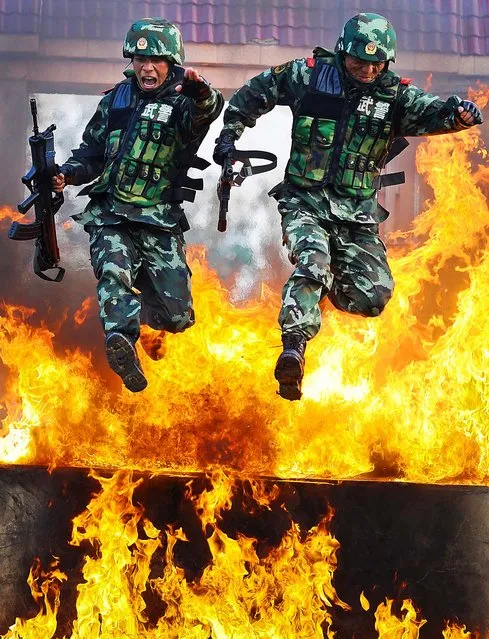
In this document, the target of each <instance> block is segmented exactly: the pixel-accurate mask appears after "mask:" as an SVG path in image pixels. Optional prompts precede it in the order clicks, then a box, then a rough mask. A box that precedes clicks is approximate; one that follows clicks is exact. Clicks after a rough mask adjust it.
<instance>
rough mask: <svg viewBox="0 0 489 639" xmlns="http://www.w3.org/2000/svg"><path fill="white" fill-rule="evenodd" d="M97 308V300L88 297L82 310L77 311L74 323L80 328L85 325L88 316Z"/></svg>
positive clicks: (82, 305)
mask: <svg viewBox="0 0 489 639" xmlns="http://www.w3.org/2000/svg"><path fill="white" fill-rule="evenodd" d="M94 308H95V299H94V298H93V297H86V298H85V299H84V300H83V302H82V304H81V308H79V309H78V310H77V311H75V313H74V315H73V321H74V322H75V324H77V325H78V326H80V325H81V324H84V323H85V322H86V320H87V317H88V314H89V313H90V311H92V310H93V309H94Z"/></svg>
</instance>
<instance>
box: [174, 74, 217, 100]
mask: <svg viewBox="0 0 489 639" xmlns="http://www.w3.org/2000/svg"><path fill="white" fill-rule="evenodd" d="M180 93H181V94H182V95H185V96H186V97H187V98H190V99H191V100H197V101H200V100H206V99H207V98H208V97H209V96H210V94H211V85H210V84H209V83H208V82H207V81H206V80H204V78H202V80H197V81H196V80H189V79H188V78H183V82H182V90H181V91H180Z"/></svg>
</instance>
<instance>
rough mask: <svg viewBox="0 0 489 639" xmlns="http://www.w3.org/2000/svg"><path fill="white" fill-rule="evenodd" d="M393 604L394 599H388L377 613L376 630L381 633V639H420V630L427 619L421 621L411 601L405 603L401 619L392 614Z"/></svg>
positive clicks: (407, 600)
mask: <svg viewBox="0 0 489 639" xmlns="http://www.w3.org/2000/svg"><path fill="white" fill-rule="evenodd" d="M393 603H394V602H393V600H392V599H387V600H386V602H385V604H384V603H381V604H380V605H379V607H378V608H377V610H376V612H375V629H376V630H377V632H378V633H379V639H418V637H419V630H420V628H421V627H422V626H424V624H425V623H426V619H419V617H418V613H417V612H416V610H415V608H414V606H413V602H412V601H411V600H410V599H406V600H404V601H403V603H402V607H401V617H397V616H396V615H394V614H393V613H392V604H393Z"/></svg>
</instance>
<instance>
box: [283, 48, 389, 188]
mask: <svg viewBox="0 0 489 639" xmlns="http://www.w3.org/2000/svg"><path fill="white" fill-rule="evenodd" d="M312 65H314V68H313V71H312V73H311V79H310V84H309V87H308V90H307V93H306V94H305V96H304V97H303V98H302V99H301V100H300V102H299V104H298V106H297V108H296V109H295V112H294V121H293V128H292V149H291V154H290V158H289V161H288V164H287V167H286V171H285V174H286V178H287V180H288V181H289V182H291V183H292V184H295V185H297V186H300V187H303V188H309V189H317V188H322V187H324V186H326V185H332V186H334V188H335V190H336V191H338V192H339V193H340V194H342V195H345V196H348V197H357V198H369V197H372V196H373V195H374V193H375V191H376V189H377V188H378V177H379V173H380V171H381V169H382V168H383V166H384V164H385V160H386V158H387V154H388V150H389V147H390V146H391V144H392V139H393V130H392V115H393V110H394V105H395V102H396V99H397V97H398V94H399V87H400V84H399V82H400V78H399V76H397V75H396V74H394V73H392V72H390V71H387V72H385V73H383V74H382V77H381V78H380V80H379V82H377V83H376V84H375V86H374V87H372V89H371V90H369V91H366V92H365V93H363V92H362V91H361V90H358V91H356V92H355V95H354V97H353V98H348V99H347V98H346V96H345V93H344V88H343V83H342V80H341V76H340V72H339V69H338V66H337V64H336V59H335V57H334V56H333V54H331V57H329V56H328V57H325V58H323V57H317V58H315V59H313V60H311V59H309V60H308V66H312Z"/></svg>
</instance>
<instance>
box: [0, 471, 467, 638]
mask: <svg viewBox="0 0 489 639" xmlns="http://www.w3.org/2000/svg"><path fill="white" fill-rule="evenodd" d="M92 476H93V477H95V479H97V481H99V482H100V484H101V486H102V490H101V491H100V492H99V493H98V494H96V495H94V496H93V498H92V501H91V502H90V503H89V504H88V506H87V508H86V510H85V511H84V512H83V513H81V514H80V515H79V516H77V517H75V519H74V520H73V533H72V539H71V544H72V545H75V546H80V545H81V544H85V545H86V544H89V545H90V546H91V547H92V548H93V551H92V552H90V554H89V555H87V556H85V560H84V566H83V581H82V582H81V583H80V584H79V585H78V587H77V600H76V619H75V620H74V623H73V631H72V634H71V637H72V639H115V638H117V639H122V638H126V637H127V638H132V639H160V638H162V637H165V638H170V639H178V638H180V637H188V638H189V639H211V638H212V639H228V638H230V637H235V638H236V639H250V638H252V637H254V638H256V639H261V638H263V639H268V638H269V637H276V638H277V639H298V638H302V637H310V638H311V639H324V638H325V637H327V638H328V639H334V638H335V637H336V633H335V629H334V622H333V617H332V612H333V611H334V610H335V609H339V610H341V611H343V615H344V614H348V613H349V611H350V610H351V608H350V606H349V605H348V604H347V603H345V602H343V601H342V600H341V599H340V598H339V597H338V595H337V593H336V590H335V587H334V584H333V577H334V573H335V571H336V568H337V559H336V554H337V551H338V549H339V543H338V541H337V540H336V539H335V538H334V537H333V536H331V534H330V533H329V532H328V527H329V517H326V518H325V519H323V521H321V522H320V523H319V524H318V525H317V526H314V527H313V528H311V530H309V531H307V534H304V533H305V531H301V530H300V528H299V526H298V525H297V524H295V523H292V525H291V528H290V529H289V530H288V531H287V532H286V533H285V535H284V537H283V539H282V541H281V543H280V544H279V546H277V547H276V548H274V549H272V550H271V551H270V552H269V554H268V555H267V556H265V557H259V556H258V555H257V552H256V540H255V539H252V538H248V537H245V536H243V535H238V536H237V538H236V539H233V538H231V537H229V536H228V535H227V534H225V533H224V532H223V531H222V530H221V529H220V528H219V523H218V522H219V520H220V517H221V512H222V511H223V510H226V509H228V508H230V506H231V501H232V498H233V489H234V487H233V482H232V481H231V480H230V479H229V478H228V477H226V476H225V475H224V474H223V473H222V472H217V471H216V472H214V474H213V476H212V485H211V487H210V488H208V489H206V490H204V491H203V492H202V493H200V494H198V495H197V494H196V495H194V494H193V492H192V485H191V484H189V487H188V488H189V490H188V498H189V499H190V500H191V501H192V502H193V504H194V508H195V511H196V512H197V513H198V514H199V516H200V518H201V522H202V527H203V529H204V530H205V531H206V534H207V542H208V544H209V549H210V552H211V557H212V559H211V562H210V563H209V565H208V566H207V567H206V568H205V570H204V572H203V574H202V576H201V577H200V578H199V579H198V580H197V581H195V582H191V581H188V580H187V579H186V578H185V574H184V571H183V569H182V568H180V567H179V566H178V565H177V564H176V562H175V555H174V548H175V544H176V543H177V541H180V542H184V543H186V542H187V539H186V537H185V535H184V533H183V531H182V530H181V529H177V530H174V529H173V528H172V527H169V528H167V530H166V531H163V532H162V531H160V530H158V529H157V528H156V527H155V526H154V525H153V524H152V523H151V521H149V520H148V519H147V518H146V517H145V515H144V512H143V509H142V507H141V506H139V505H134V504H133V494H134V490H135V489H136V488H137V486H138V485H139V483H140V480H139V481H135V480H133V478H132V475H131V473H130V472H127V471H119V472H117V473H116V474H114V475H113V476H112V477H111V478H103V477H100V476H97V475H95V474H92ZM255 483H256V482H255ZM255 488H257V486H255ZM258 492H259V493H260V494H261V495H262V496H263V494H264V487H263V486H262V487H261V488H260V489H259V490H258ZM161 547H162V548H164V553H163V554H161V553H160V554H159V558H158V559H156V564H155V553H156V551H157V550H158V549H159V548H161ZM150 564H151V566H150ZM155 572H156V573H158V574H159V575H160V576H158V577H151V573H153V574H154V573H155ZM65 580H66V576H65V575H64V574H63V573H62V572H61V571H60V568H59V566H58V564H57V562H56V561H55V562H54V563H53V565H52V566H51V569H50V570H49V571H46V572H44V571H42V569H41V567H40V565H39V562H38V561H36V562H35V564H34V567H33V569H32V570H31V574H30V577H29V580H28V581H29V585H30V587H31V592H32V595H33V597H34V599H35V600H36V601H37V603H38V605H39V607H40V611H39V613H38V614H37V615H36V617H34V618H33V619H29V620H27V621H22V620H20V619H17V620H16V622H15V624H14V625H13V626H11V627H10V630H9V631H8V632H7V634H6V635H4V637H3V638H2V639H51V638H52V637H53V636H54V634H55V632H56V624H57V616H58V612H59V611H60V592H61V587H62V583H63V582H64V581H65ZM148 590H151V593H152V597H153V598H155V597H156V598H157V599H159V600H160V601H161V604H162V605H161V606H160V610H161V611H162V613H161V616H160V617H159V619H158V620H157V622H155V621H154V622H153V623H152V624H149V623H148V615H147V609H146V602H145V599H144V594H145V593H146V592H147V591H148ZM360 599H361V604H362V608H363V610H365V611H369V609H370V604H369V602H368V600H367V598H366V597H365V595H364V594H363V593H362V595H361V598H360ZM393 605H394V601H393V600H391V599H387V600H386V601H385V603H381V604H380V605H379V606H378V607H377V610H376V611H375V612H374V613H372V615H371V617H370V619H371V628H372V629H373V628H374V627H375V630H376V631H377V636H378V638H379V639H418V638H419V631H420V629H421V628H422V626H423V625H424V624H425V623H426V620H425V619H423V618H422V616H421V613H420V612H419V611H417V610H416V608H415V606H414V604H413V602H412V601H411V600H409V599H407V600H405V601H403V602H402V603H401V605H400V614H399V616H398V615H397V614H395V612H394V611H393ZM58 636H59V635H58ZM473 636H475V635H472V634H471V633H469V632H468V631H467V630H466V629H465V626H460V625H456V624H447V626H446V629H445V630H444V631H443V637H444V639H470V638H471V637H473Z"/></svg>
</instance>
